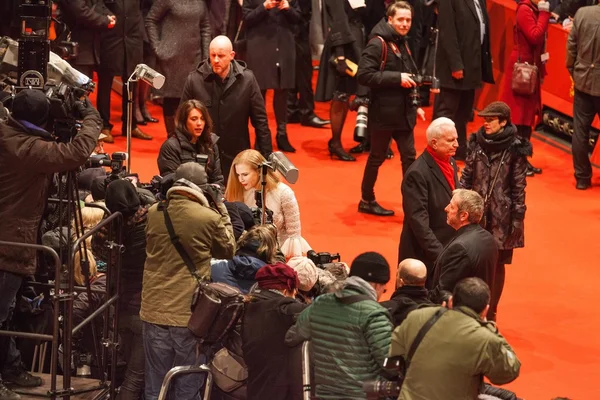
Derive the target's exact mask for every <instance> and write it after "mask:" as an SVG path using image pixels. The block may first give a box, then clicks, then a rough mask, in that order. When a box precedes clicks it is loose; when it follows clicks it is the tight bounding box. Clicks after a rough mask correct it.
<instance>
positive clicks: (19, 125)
mask: <svg viewBox="0 0 600 400" xmlns="http://www.w3.org/2000/svg"><path fill="white" fill-rule="evenodd" d="M77 108H78V109H79V112H80V113H81V116H82V117H83V122H82V128H81V130H80V131H79V133H78V134H77V135H76V136H75V137H73V139H72V141H71V142H70V143H57V142H56V141H55V140H54V137H53V135H52V134H51V133H50V132H48V131H46V130H45V129H44V127H45V126H46V124H47V122H48V117H49V114H50V104H49V102H48V100H47V98H46V96H45V94H44V93H43V92H42V91H40V90H33V89H26V90H22V91H21V92H19V94H17V95H16V96H15V98H14V100H13V102H12V116H11V117H9V119H8V122H7V123H3V124H0V240H3V241H10V242H21V243H30V244H35V243H37V242H38V234H39V232H38V228H39V226H40V223H41V219H42V214H43V212H44V208H45V206H46V199H47V198H48V188H49V186H50V182H51V179H52V174H53V173H55V172H66V171H69V170H74V169H75V168H77V167H79V166H81V165H83V164H84V163H85V161H86V159H87V157H88V156H89V155H90V154H91V152H92V150H94V147H95V146H96V141H97V140H98V135H99V134H100V128H101V126H102V122H101V120H100V116H99V115H98V112H97V111H96V110H95V109H94V108H93V107H92V106H91V104H90V102H89V100H87V99H86V100H85V104H84V103H78V104H77ZM35 270H36V252H35V251H33V250H25V249H23V248H17V247H5V246H0V324H1V323H4V321H5V320H6V319H7V316H8V312H9V307H10V305H11V303H12V302H13V300H14V298H15V294H16V292H17V290H18V289H19V287H20V286H21V281H22V279H23V277H25V276H30V275H33V274H34V273H35ZM11 340H12V339H11ZM17 353H18V352H17ZM3 367H4V368H6V367H11V368H13V370H14V371H15V372H14V373H12V374H11V379H12V378H21V377H27V379H24V380H23V379H14V380H13V381H14V382H17V383H19V384H23V383H25V384H26V385H27V386H39V385H41V383H42V382H41V379H40V378H34V377H32V376H31V375H30V374H29V373H27V372H26V371H25V369H23V368H22V367H21V365H20V362H19V365H13V366H3ZM8 378H9V376H8V375H6V374H4V373H3V375H2V379H4V381H9V379H8ZM2 389H3V386H2V385H1V384H0V391H1V390H2Z"/></svg>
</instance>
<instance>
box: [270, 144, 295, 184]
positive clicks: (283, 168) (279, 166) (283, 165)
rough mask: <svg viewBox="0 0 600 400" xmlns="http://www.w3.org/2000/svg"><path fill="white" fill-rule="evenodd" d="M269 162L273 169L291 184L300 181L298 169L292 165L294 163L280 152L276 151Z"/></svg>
mask: <svg viewBox="0 0 600 400" xmlns="http://www.w3.org/2000/svg"><path fill="white" fill-rule="evenodd" d="M269 162H270V163H271V165H272V168H273V169H274V170H276V171H279V173H280V174H281V175H282V176H283V177H284V178H285V180H286V181H288V182H289V183H291V184H294V183H296V182H297V181H298V168H296V167H295V166H294V164H292V162H291V161H290V160H289V158H287V157H286V156H285V154H283V153H282V152H280V151H274V152H273V153H271V155H270V156H269Z"/></svg>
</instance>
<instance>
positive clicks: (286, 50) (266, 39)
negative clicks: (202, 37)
mask: <svg viewBox="0 0 600 400" xmlns="http://www.w3.org/2000/svg"><path fill="white" fill-rule="evenodd" d="M242 12H243V15H244V26H245V28H246V38H247V46H248V53H247V55H246V62H247V63H248V68H250V69H251V70H252V72H254V75H255V76H256V80H257V81H258V85H259V86H260V90H261V92H262V95H263V99H264V98H265V94H266V92H267V89H273V90H274V93H273V110H274V111H275V120H276V121H277V138H276V139H277V147H278V148H279V150H281V151H288V152H292V153H293V152H295V151H296V150H295V149H294V148H293V147H292V145H291V144H290V142H289V140H288V137H287V130H286V126H287V90H288V89H292V88H294V87H296V47H295V45H294V30H295V27H294V25H295V24H298V23H300V21H301V15H300V8H299V7H298V4H297V2H296V0H244V5H243V9H242Z"/></svg>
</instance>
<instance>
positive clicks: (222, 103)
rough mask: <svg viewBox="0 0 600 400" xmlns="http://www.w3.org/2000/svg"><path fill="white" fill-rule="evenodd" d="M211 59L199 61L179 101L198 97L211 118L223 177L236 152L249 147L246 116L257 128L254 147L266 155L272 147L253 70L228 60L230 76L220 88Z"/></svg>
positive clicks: (227, 171) (239, 62)
mask: <svg viewBox="0 0 600 400" xmlns="http://www.w3.org/2000/svg"><path fill="white" fill-rule="evenodd" d="M217 79H221V78H219V77H218V76H217V75H216V74H215V73H213V71H212V67H211V66H210V62H208V60H207V61H204V62H202V63H200V65H199V66H198V69H197V70H196V71H194V72H192V73H191V74H190V75H189V76H188V78H187V81H186V83H185V86H184V88H183V94H182V95H181V101H182V102H184V101H186V100H189V99H196V100H200V101H201V102H202V103H203V104H204V105H205V106H206V108H208V112H209V114H210V117H211V119H212V120H213V124H214V125H213V131H214V133H215V134H217V135H218V136H219V137H220V138H221V139H220V140H219V153H220V157H221V167H222V171H223V175H224V177H225V181H227V176H228V175H229V169H230V167H231V164H232V162H233V159H234V158H235V156H236V155H237V154H238V153H239V152H240V151H242V150H246V149H249V148H250V131H249V130H248V119H250V122H251V123H252V126H253V127H254V130H255V132H256V142H255V143H256V144H255V147H256V149H257V150H258V151H260V152H261V153H262V155H264V156H265V157H267V156H269V154H271V152H272V151H273V144H272V143H271V131H270V130H269V125H268V123H267V112H266V110H265V102H264V100H263V97H262V94H261V93H260V88H259V87H258V83H257V82H256V78H255V77H254V74H253V73H252V71H250V70H249V69H247V68H246V64H245V63H244V62H241V61H236V60H233V61H232V62H231V76H230V78H229V80H228V82H227V84H226V85H225V88H224V89H223V91H222V92H221V91H220V90H218V83H217V81H216V80H217Z"/></svg>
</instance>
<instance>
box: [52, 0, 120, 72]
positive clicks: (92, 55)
mask: <svg viewBox="0 0 600 400" xmlns="http://www.w3.org/2000/svg"><path fill="white" fill-rule="evenodd" d="M59 6H60V10H61V12H62V15H63V21H64V22H65V23H66V24H67V26H68V27H69V29H71V40H72V41H74V42H77V43H78V44H79V54H78V56H77V58H76V59H75V61H74V63H73V64H74V65H98V64H99V63H100V33H101V32H104V31H108V30H109V28H108V24H109V19H108V16H109V15H110V14H112V12H111V11H110V10H109V9H108V8H106V6H105V5H104V1H103V0H61V1H60V2H59ZM115 28H116V27H115Z"/></svg>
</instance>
